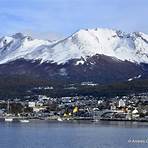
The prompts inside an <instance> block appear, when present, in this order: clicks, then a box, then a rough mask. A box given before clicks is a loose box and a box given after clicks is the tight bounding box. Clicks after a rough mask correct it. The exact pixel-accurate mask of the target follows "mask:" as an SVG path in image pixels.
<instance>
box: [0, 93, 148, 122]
mask: <svg viewBox="0 0 148 148" xmlns="http://www.w3.org/2000/svg"><path fill="white" fill-rule="evenodd" d="M31 120H49V121H50V120H53V121H67V122H68V121H75V120H76V121H77V120H78V121H80V120H86V121H87V120H88V121H94V122H97V121H99V120H107V121H112V120H113V121H141V122H142V121H145V122H148V93H141V94H130V95H127V96H115V97H111V98H107V97H93V96H74V97H60V98H52V97H47V96H44V95H38V96H36V97H35V98H33V99H29V97H28V99H27V97H26V99H25V100H21V99H18V98H16V99H13V100H1V101H0V121H5V122H12V121H13V122H14V121H16V122H17V121H19V122H30V121H31Z"/></svg>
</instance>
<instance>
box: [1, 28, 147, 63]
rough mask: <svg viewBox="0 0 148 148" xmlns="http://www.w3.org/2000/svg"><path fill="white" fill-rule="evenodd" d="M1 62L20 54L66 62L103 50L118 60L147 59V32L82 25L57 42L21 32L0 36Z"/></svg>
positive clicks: (22, 56) (102, 51)
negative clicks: (85, 26) (127, 31)
mask: <svg viewBox="0 0 148 148" xmlns="http://www.w3.org/2000/svg"><path fill="white" fill-rule="evenodd" d="M0 49H1V50H0V63H5V62H9V61H13V60H16V59H19V58H24V59H31V60H36V59H40V60H42V61H53V62H57V63H65V62H67V61H68V60H71V59H80V58H81V57H83V58H84V59H85V58H87V57H88V56H90V57H91V56H94V55H96V54H103V55H106V56H111V57H115V58H117V59H120V60H123V61H124V60H128V61H131V62H136V63H141V62H143V63H148V35H146V34H144V33H142V32H135V33H125V32H122V31H121V30H113V29H108V28H105V29H104V28H96V29H81V30H78V31H77V32H75V33H73V34H72V35H71V36H69V37H67V38H65V39H64V40H60V41H58V42H49V41H47V40H39V39H32V38H31V37H29V36H25V35H24V34H22V33H16V34H15V35H12V36H10V37H5V38H1V39H0Z"/></svg>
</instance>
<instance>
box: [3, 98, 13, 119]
mask: <svg viewBox="0 0 148 148" xmlns="http://www.w3.org/2000/svg"><path fill="white" fill-rule="evenodd" d="M9 113H10V103H9V100H8V103H7V114H6V117H5V122H12V121H13V118H12V117H11V114H9Z"/></svg>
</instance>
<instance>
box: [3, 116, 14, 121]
mask: <svg viewBox="0 0 148 148" xmlns="http://www.w3.org/2000/svg"><path fill="white" fill-rule="evenodd" d="M12 121H13V118H9V117H6V118H5V122H12Z"/></svg>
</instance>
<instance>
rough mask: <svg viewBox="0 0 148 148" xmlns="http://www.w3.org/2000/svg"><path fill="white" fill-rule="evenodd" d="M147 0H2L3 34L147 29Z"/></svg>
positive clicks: (0, 32) (49, 34)
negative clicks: (82, 29) (99, 28)
mask: <svg viewBox="0 0 148 148" xmlns="http://www.w3.org/2000/svg"><path fill="white" fill-rule="evenodd" d="M147 11H148V0H0V36H2V35H5V34H12V33H15V32H25V33H28V34H32V35H35V36H38V37H45V38H48V37H49V38H50V37H53V38H54V37H56V36H67V35H70V34H71V33H73V32H75V31H76V30H78V29H81V28H96V27H105V28H113V29H121V30H123V31H127V32H128V31H130V32H132V31H142V32H145V33H148V20H147V17H148V16H147V14H148V12H147Z"/></svg>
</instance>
